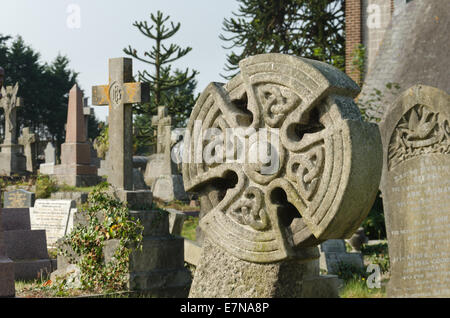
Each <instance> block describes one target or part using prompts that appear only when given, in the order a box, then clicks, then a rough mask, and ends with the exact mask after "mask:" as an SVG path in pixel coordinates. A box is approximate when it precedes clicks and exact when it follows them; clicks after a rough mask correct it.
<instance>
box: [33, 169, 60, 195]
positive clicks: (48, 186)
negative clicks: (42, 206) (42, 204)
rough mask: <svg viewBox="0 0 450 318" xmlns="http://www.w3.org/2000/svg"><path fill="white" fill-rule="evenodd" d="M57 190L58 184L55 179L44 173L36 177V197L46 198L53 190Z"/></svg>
mask: <svg viewBox="0 0 450 318" xmlns="http://www.w3.org/2000/svg"><path fill="white" fill-rule="evenodd" d="M57 191H58V185H57V184H56V182H55V181H53V180H52V179H50V177H49V176H46V175H42V174H40V175H38V176H37V179H36V198H37V199H46V198H49V197H50V195H51V194H52V193H54V192H57Z"/></svg>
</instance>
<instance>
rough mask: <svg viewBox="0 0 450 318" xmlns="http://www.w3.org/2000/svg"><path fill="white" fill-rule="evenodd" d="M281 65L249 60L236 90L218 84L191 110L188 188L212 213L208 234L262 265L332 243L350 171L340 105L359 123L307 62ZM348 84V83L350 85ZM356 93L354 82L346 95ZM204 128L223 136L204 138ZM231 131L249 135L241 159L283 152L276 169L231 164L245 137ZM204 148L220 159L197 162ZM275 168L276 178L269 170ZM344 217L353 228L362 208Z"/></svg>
mask: <svg viewBox="0 0 450 318" xmlns="http://www.w3.org/2000/svg"><path fill="white" fill-rule="evenodd" d="M275 59H276V62H273V63H266V62H263V61H262V62H260V61H258V58H257V59H252V58H250V59H248V64H245V63H244V64H242V65H241V73H240V74H239V75H237V76H236V77H234V78H233V79H232V80H231V81H230V82H229V83H228V84H226V85H222V84H218V83H212V84H210V85H209V86H208V87H207V88H206V89H205V91H204V92H203V93H202V95H201V96H200V97H199V99H198V102H197V104H196V106H195V107H194V109H193V111H192V114H191V118H190V121H189V124H188V131H189V134H190V135H191V140H190V141H185V146H184V160H187V161H189V162H188V163H184V164H183V178H184V184H185V188H186V190H187V191H195V192H198V193H199V196H200V197H201V202H202V209H203V210H206V211H207V213H206V215H205V216H204V217H203V218H202V219H201V221H200V226H201V228H202V230H204V231H205V233H206V234H207V236H208V237H209V238H210V239H211V240H212V241H214V242H215V243H216V244H218V245H220V246H222V247H223V248H225V249H226V250H227V251H229V252H230V253H232V254H233V255H235V256H236V257H239V258H241V259H244V260H248V261H254V262H273V261H276V260H280V259H284V258H286V257H288V256H289V255H292V253H293V249H295V248H298V247H309V246H315V245H317V244H319V243H320V242H321V241H323V240H324V239H327V238H326V237H322V234H323V233H325V232H326V231H329V230H330V229H329V228H328V227H329V224H330V223H331V222H332V219H333V217H334V215H335V214H336V213H337V212H338V209H339V206H340V201H341V200H342V197H343V193H344V192H345V187H346V184H345V182H347V181H346V180H347V179H346V178H347V175H348V174H349V172H348V170H345V169H344V167H343V166H344V164H345V160H346V158H350V157H349V156H350V153H349V151H350V146H349V145H350V138H349V134H350V133H349V128H348V125H347V124H346V121H345V119H344V116H343V110H342V109H341V106H340V105H342V104H345V111H346V112H347V117H354V118H359V116H360V115H359V111H358V109H357V107H356V105H354V104H353V100H352V98H351V97H347V96H339V95H331V94H330V93H326V94H325V93H324V92H326V91H327V90H329V88H330V83H329V82H328V81H327V80H325V78H324V77H323V75H322V73H320V72H318V71H317V70H315V69H314V68H313V67H309V66H308V67H306V63H304V62H302V61H301V60H300V59H296V60H295V61H294V63H293V64H292V63H290V62H292V61H290V62H288V59H290V58H289V57H288V58H286V57H285V56H282V55H277V56H276V57H275ZM305 70H306V71H305ZM327 71H328V70H327ZM338 76H342V77H345V75H344V74H342V73H341V74H338ZM342 83H346V84H345V85H347V84H348V82H346V79H345V78H343V79H342ZM355 86H356V85H355ZM355 86H352V85H350V84H348V87H347V91H346V92H351V91H352V90H355V91H356V90H357V86H356V87H355ZM330 91H332V90H330ZM198 123H200V125H201V127H197V126H195V125H198ZM199 128H201V129H202V130H206V129H209V128H215V129H216V133H215V134H213V135H214V136H209V137H210V138H208V140H207V141H199V139H198V138H197V137H195V131H197V130H198V129H199ZM228 128H235V129H236V128H239V129H240V131H241V136H240V137H241V138H237V139H238V140H239V141H238V142H237V143H235V145H234V147H235V148H234V149H233V150H232V151H231V153H233V155H236V154H237V153H239V151H240V150H242V149H246V150H245V151H246V152H247V153H248V154H249V157H246V158H247V159H249V158H250V159H251V158H252V155H255V154H256V153H258V152H259V151H260V149H259V147H263V149H265V150H264V151H267V152H268V153H271V152H273V151H274V150H276V153H277V154H278V155H277V156H276V158H277V162H275V163H274V162H270V163H267V162H265V163H264V162H254V161H251V160H247V161H244V162H240V161H238V160H237V157H236V158H235V157H233V159H236V160H235V161H234V162H233V161H232V160H230V158H229V157H230V156H229V153H227V150H229V149H227V147H228V144H226V146H225V147H224V146H223V144H224V141H225V140H228V139H229V138H230V137H233V138H235V137H237V135H238V134H236V133H234V135H233V136H227V134H228V131H229V130H228ZM252 129H254V130H253V132H252ZM261 129H264V130H265V131H266V132H267V140H266V142H263V143H260V142H259V143H258V142H255V140H259V139H258V137H257V136H256V135H257V132H255V130H256V131H260V130H261ZM199 145H201V146H202V147H201V149H200V148H199ZM202 151H203V153H205V152H206V153H207V154H209V155H210V156H211V157H215V158H216V159H217V160H215V161H214V160H212V161H210V162H205V161H202V162H199V161H198V160H197V161H196V160H195V159H196V158H197V159H198V155H199V153H200V154H201V153H202ZM264 151H263V152H264ZM226 153H227V155H226ZM222 159H227V160H225V161H221V160H222ZM268 168H271V169H272V170H271V173H266V172H264V171H265V170H266V169H268ZM341 183H342V184H341ZM356 212H357V213H359V214H358V215H357V217H360V215H361V211H356ZM346 213H348V224H346V225H345V226H348V227H349V228H350V227H351V226H354V219H353V215H352V213H354V211H352V212H349V211H346ZM345 231H346V230H345V229H343V230H342V231H341V233H345ZM313 233H314V234H313Z"/></svg>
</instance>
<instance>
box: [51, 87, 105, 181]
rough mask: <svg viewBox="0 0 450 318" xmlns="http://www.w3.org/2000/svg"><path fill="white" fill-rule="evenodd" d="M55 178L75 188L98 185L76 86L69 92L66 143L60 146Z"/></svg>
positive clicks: (81, 99)
mask: <svg viewBox="0 0 450 318" xmlns="http://www.w3.org/2000/svg"><path fill="white" fill-rule="evenodd" d="M55 178H56V179H57V180H58V182H60V183H66V184H68V185H70V186H75V187H81V186H92V185H95V184H97V183H98V177H97V167H96V166H94V165H92V164H91V147H90V144H89V143H88V142H87V136H86V127H85V119H84V113H83V93H82V92H81V90H80V88H79V87H78V86H77V85H74V86H73V87H72V89H71V90H70V92H69V107H68V110H67V125H66V142H65V143H64V144H62V145H61V165H58V166H56V167H55Z"/></svg>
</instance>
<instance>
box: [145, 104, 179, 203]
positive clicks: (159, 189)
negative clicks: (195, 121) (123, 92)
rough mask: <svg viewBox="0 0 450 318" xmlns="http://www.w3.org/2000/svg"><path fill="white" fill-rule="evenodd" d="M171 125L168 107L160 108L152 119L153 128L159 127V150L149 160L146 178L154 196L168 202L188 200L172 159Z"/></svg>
mask: <svg viewBox="0 0 450 318" xmlns="http://www.w3.org/2000/svg"><path fill="white" fill-rule="evenodd" d="M171 125H172V118H171V117H170V116H169V115H168V109H167V107H165V106H160V107H158V115H157V116H154V117H153V118H152V126H155V127H157V150H156V154H154V155H152V156H150V158H149V161H148V164H147V168H146V170H145V177H144V180H145V182H146V183H147V185H148V186H150V187H151V189H152V192H153V196H154V197H155V198H158V199H161V200H163V201H166V202H170V201H173V200H187V199H188V197H187V194H186V192H185V191H184V186H183V178H182V176H181V175H179V174H177V173H176V170H177V168H176V165H175V163H174V162H173V161H172V158H171V149H172V148H171V146H172V138H171V137H172V133H171V130H172V126H171Z"/></svg>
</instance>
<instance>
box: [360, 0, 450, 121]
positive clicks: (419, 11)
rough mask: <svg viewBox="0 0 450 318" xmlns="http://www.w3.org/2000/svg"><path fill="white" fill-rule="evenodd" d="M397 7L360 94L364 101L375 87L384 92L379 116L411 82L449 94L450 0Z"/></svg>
mask: <svg viewBox="0 0 450 318" xmlns="http://www.w3.org/2000/svg"><path fill="white" fill-rule="evenodd" d="M396 9H398V11H396V12H395V13H394V16H393V18H392V21H391V24H390V25H389V27H388V29H387V31H386V33H385V35H384V37H383V41H382V43H381V46H380V49H379V51H378V54H377V56H376V58H375V62H374V64H373V67H371V70H370V71H369V73H368V74H367V75H366V78H365V82H364V85H363V89H362V92H361V94H360V96H359V99H360V101H362V102H365V101H367V100H368V99H370V94H372V93H374V89H378V90H380V91H381V93H382V101H381V102H380V103H379V105H381V108H380V109H379V111H378V112H374V113H373V115H374V116H375V117H377V118H381V117H383V114H384V112H385V111H387V109H386V107H388V105H392V103H393V102H394V100H395V99H396V97H397V96H398V95H399V93H401V92H403V91H404V90H406V89H408V88H409V87H411V86H412V85H416V84H418V83H420V84H423V85H429V86H433V87H436V88H439V89H441V90H443V91H445V92H447V93H450V77H449V76H448V69H449V68H450V55H449V54H448V44H447V43H448V30H449V29H450V1H442V0H439V1H436V0H414V1H411V2H409V3H407V4H404V5H401V6H397V7H396ZM387 83H398V84H399V85H400V90H399V91H397V90H395V89H391V90H389V89H387V88H386V84H387Z"/></svg>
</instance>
